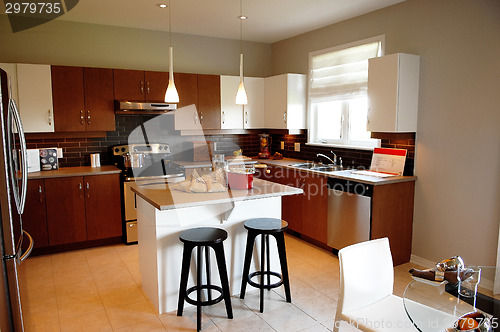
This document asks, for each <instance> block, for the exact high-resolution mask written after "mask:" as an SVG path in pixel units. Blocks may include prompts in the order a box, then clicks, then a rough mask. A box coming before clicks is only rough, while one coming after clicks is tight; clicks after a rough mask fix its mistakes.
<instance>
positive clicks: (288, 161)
mask: <svg viewBox="0 0 500 332" xmlns="http://www.w3.org/2000/svg"><path fill="white" fill-rule="evenodd" d="M257 161H258V163H262V164H267V165H270V166H279V167H287V168H290V169H296V170H300V171H303V172H310V173H314V174H320V175H324V176H327V177H331V178H337V179H344V180H352V181H357V182H361V183H366V184H372V185H383V184H391V183H397V182H406V181H415V180H416V179H417V177H416V176H391V177H388V178H380V177H376V176H366V175H360V174H353V173H352V172H355V171H357V169H345V170H342V171H334V172H320V171H313V170H309V169H304V168H298V167H292V166H290V165H293V164H298V163H304V162H306V161H304V160H299V159H292V158H283V159H279V160H274V159H257Z"/></svg>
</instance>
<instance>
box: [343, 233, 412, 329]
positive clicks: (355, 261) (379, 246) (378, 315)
mask: <svg viewBox="0 0 500 332" xmlns="http://www.w3.org/2000/svg"><path fill="white" fill-rule="evenodd" d="M338 256H339V264H340V292H339V299H338V303H337V313H336V315H335V320H334V328H333V332H338V331H339V330H340V331H344V330H346V329H345V327H341V326H342V325H344V326H345V325H346V324H345V323H348V324H349V325H351V326H353V327H356V328H358V329H359V330H362V331H412V332H415V331H416V329H415V327H413V324H412V322H411V321H410V319H409V318H408V316H407V314H406V312H405V309H404V306H403V299H402V298H401V297H399V296H396V295H393V284H394V268H393V265H392V256H391V250H390V247H389V239H387V238H382V239H376V240H371V241H366V242H362V243H357V244H354V245H351V246H348V247H345V248H343V249H341V250H340V251H339V255H338ZM342 321H343V322H342ZM339 327H340V329H339Z"/></svg>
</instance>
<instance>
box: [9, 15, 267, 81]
mask: <svg viewBox="0 0 500 332" xmlns="http://www.w3.org/2000/svg"><path fill="white" fill-rule="evenodd" d="M172 40H173V46H174V70H175V71H177V72H188V73H203V74H225V75H239V60H240V58H239V54H240V42H239V41H238V40H230V39H220V38H208V37H199V36H192V35H182V34H173V38H172ZM0 41H1V51H0V62H21V63H44V64H57V65H73V66H88V67H105V68H124V69H145V70H158V71H168V46H169V35H168V33H166V32H160V31H151V30H139V29H130V28H119V27H111V26H104V25H93V24H81V23H69V22H64V21H58V20H56V21H51V22H48V23H46V24H43V25H40V26H38V27H35V28H32V29H28V30H25V31H20V32H16V33H12V31H11V29H10V25H9V21H8V20H7V18H6V16H5V15H1V16H0ZM243 51H244V54H245V76H257V77H264V76H269V75H270V72H271V61H270V59H271V45H270V44H266V43H255V42H245V43H244V44H243Z"/></svg>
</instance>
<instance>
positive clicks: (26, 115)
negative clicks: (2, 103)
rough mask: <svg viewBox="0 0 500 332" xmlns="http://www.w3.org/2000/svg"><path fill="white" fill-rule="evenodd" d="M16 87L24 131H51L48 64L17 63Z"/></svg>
mask: <svg viewBox="0 0 500 332" xmlns="http://www.w3.org/2000/svg"><path fill="white" fill-rule="evenodd" d="M17 87H18V94H19V105H18V106H19V113H20V114H21V121H22V122H23V128H24V131H25V132H27V133H30V132H31V133H33V132H53V131H54V113H53V107H52V80H51V72H50V65H31V64H17Z"/></svg>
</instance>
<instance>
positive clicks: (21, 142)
mask: <svg viewBox="0 0 500 332" xmlns="http://www.w3.org/2000/svg"><path fill="white" fill-rule="evenodd" d="M11 105H12V108H11V112H12V114H13V115H14V121H15V122H16V127H17V131H18V135H19V145H20V147H21V172H22V174H21V176H22V178H21V192H20V195H21V197H20V198H21V200H20V206H19V209H18V212H19V214H23V212H24V206H25V204H26V191H27V189H28V164H27V159H28V156H27V151H26V139H25V137H24V131H23V125H22V123H21V116H20V115H19V112H18V110H17V106H16V102H15V101H14V99H11Z"/></svg>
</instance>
